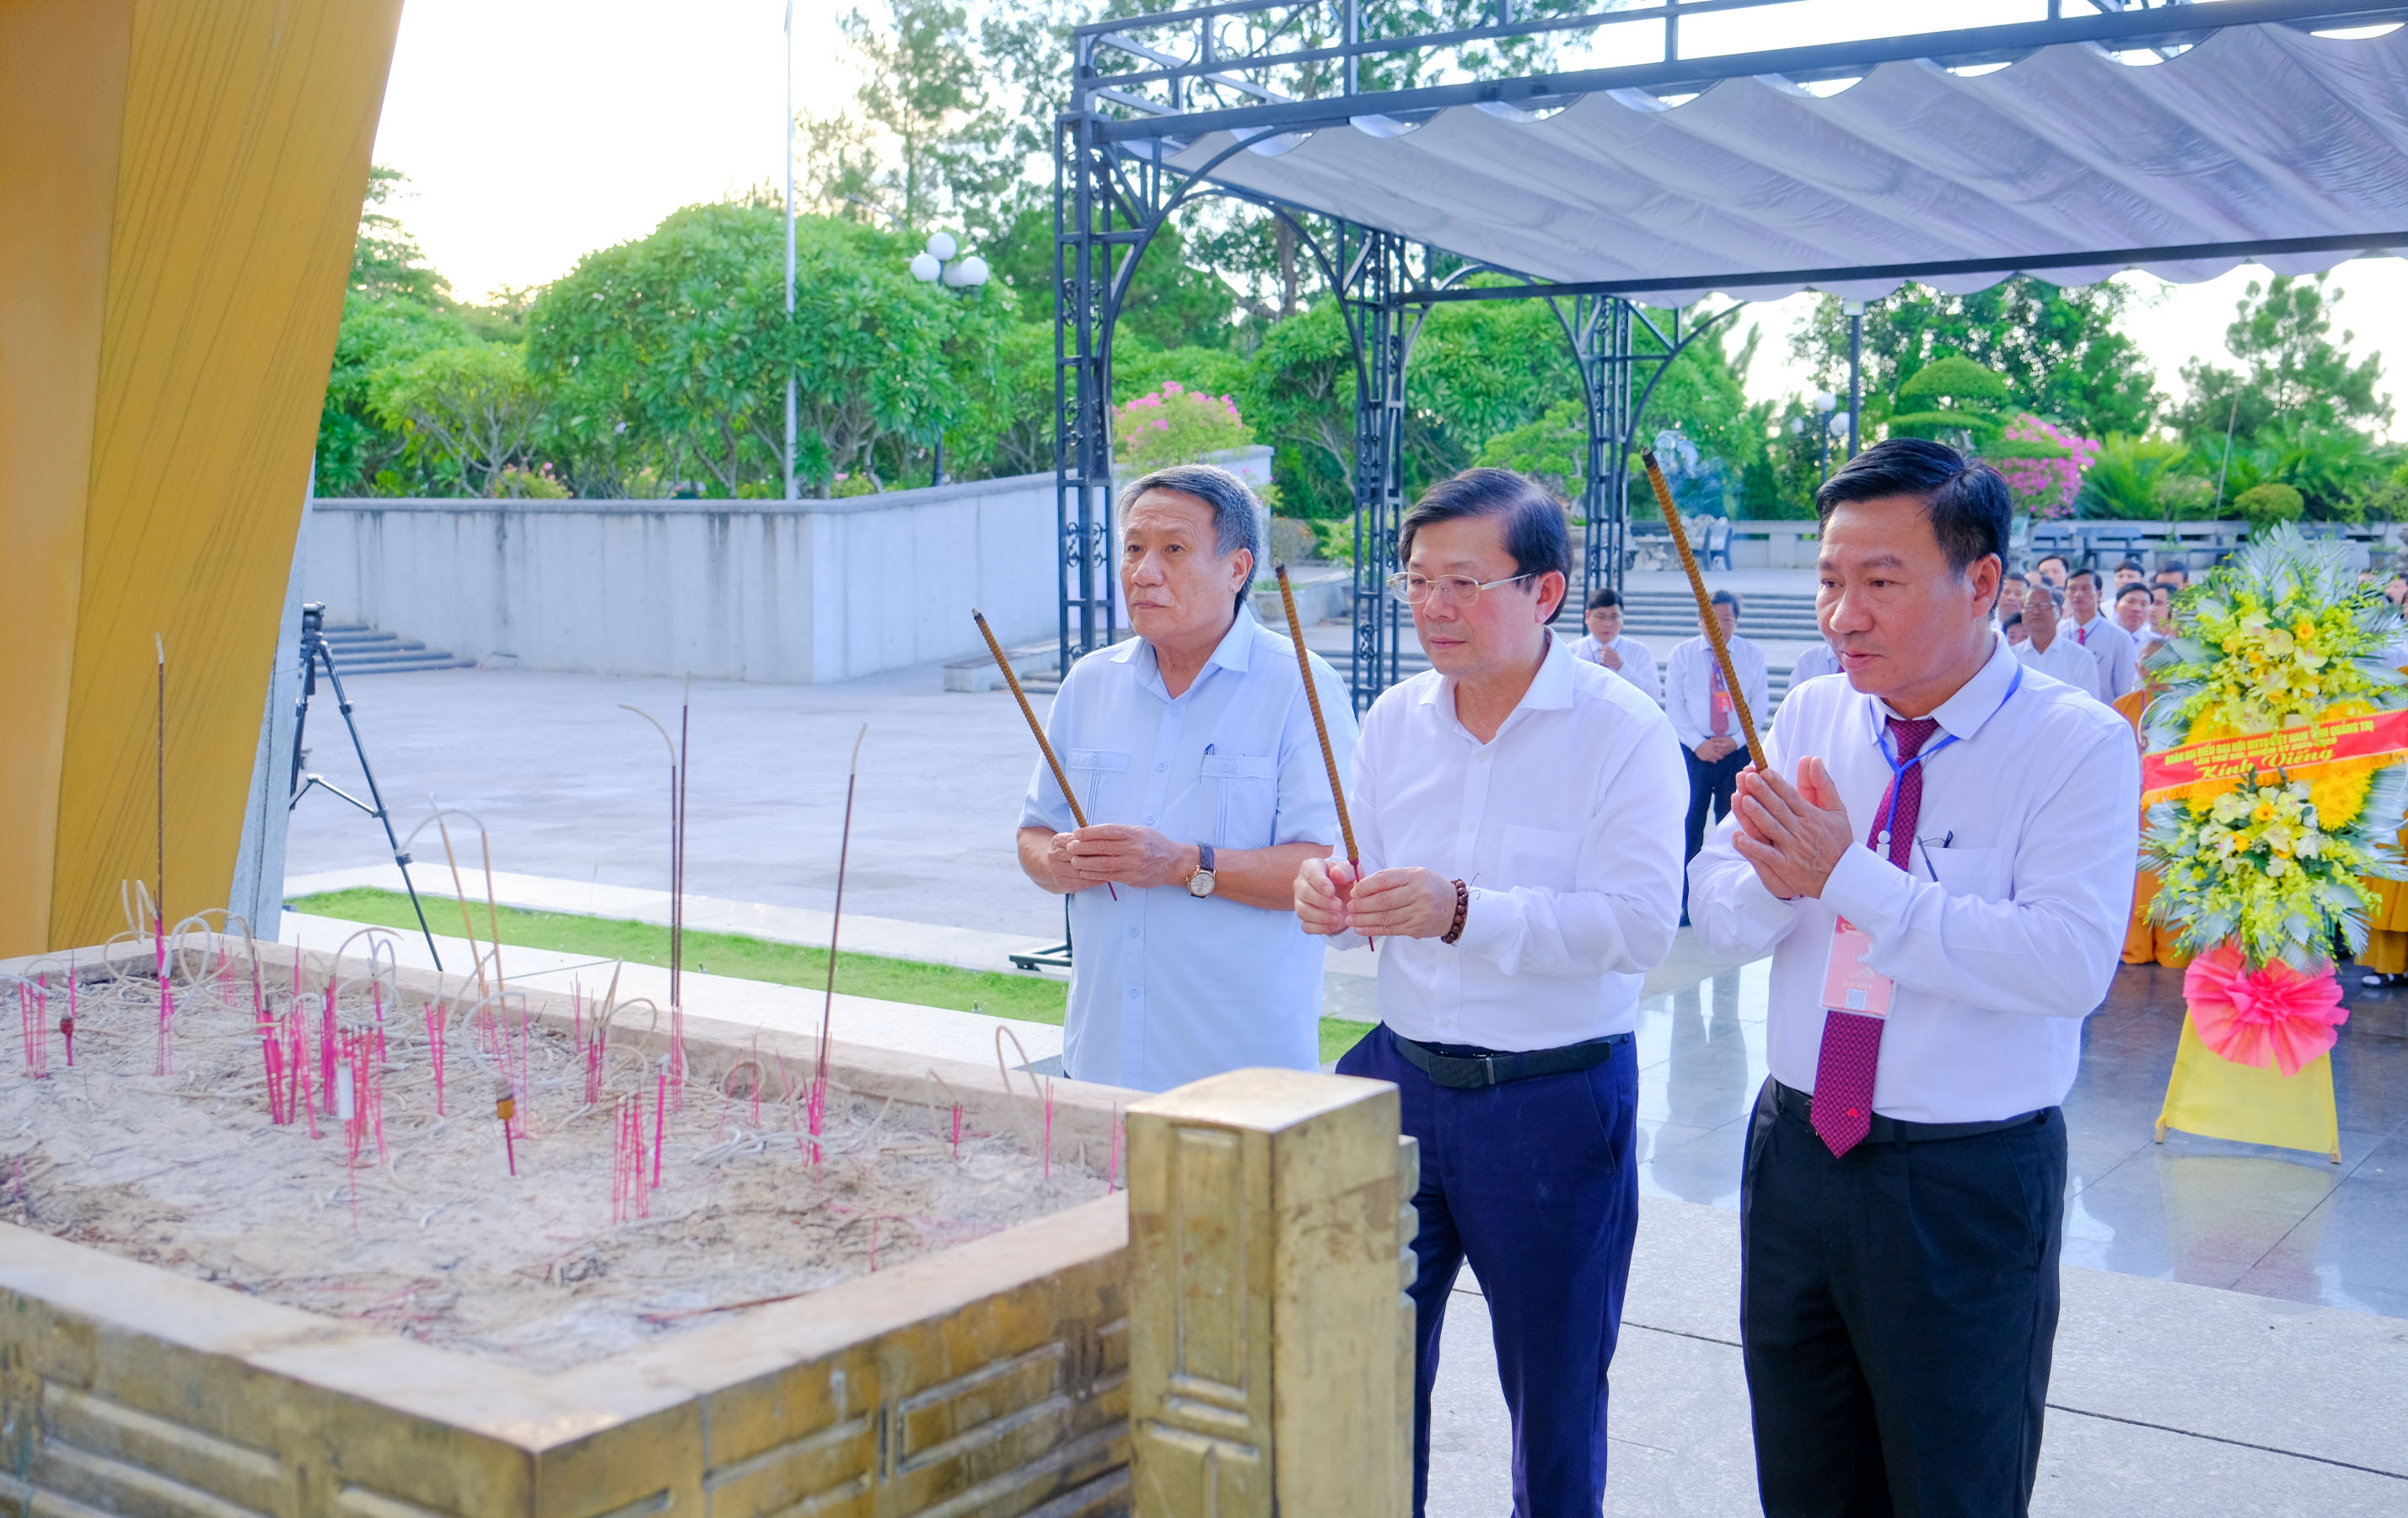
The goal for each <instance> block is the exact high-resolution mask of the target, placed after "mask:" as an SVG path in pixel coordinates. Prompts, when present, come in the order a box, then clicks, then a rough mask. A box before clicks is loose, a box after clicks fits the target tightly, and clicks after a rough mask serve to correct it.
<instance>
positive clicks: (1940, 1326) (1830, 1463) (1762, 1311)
mask: <svg viewBox="0 0 2408 1518" xmlns="http://www.w3.org/2000/svg"><path fill="white" fill-rule="evenodd" d="M2065 1169H2066V1153H2065V1116H2064V1114H2063V1113H2062V1112H2060V1111H2058V1110H2057V1109H2056V1108H2053V1107H2052V1108H2050V1109H2048V1110H2047V1111H2046V1112H2044V1113H2042V1115H2041V1116H2040V1117H2039V1118H2038V1119H2037V1120H2035V1121H2033V1122H2030V1123H2026V1124H2019V1125H2018V1126H2016V1127H2014V1128H2008V1129H2003V1130H2000V1131H1999V1132H1995V1133H1985V1134H1978V1135H1975V1136H1972V1137H1970V1138H1942V1139H1935V1140H1932V1141H1930V1142H1928V1143H1911V1144H1902V1143H1877V1142H1874V1141H1872V1140H1871V1139H1868V1140H1866V1141H1865V1142H1863V1143H1861V1144H1859V1145H1857V1146H1856V1148H1854V1149H1852V1150H1850V1151H1849V1152H1848V1153H1847V1154H1846V1155H1845V1156H1844V1157H1842V1158H1834V1157H1832V1154H1831V1151H1830V1150H1829V1148H1828V1146H1826V1145H1825V1144H1824V1142H1823V1140H1822V1139H1821V1138H1817V1137H1816V1136H1815V1133H1814V1130H1813V1127H1811V1126H1810V1125H1808V1124H1807V1123H1806V1122H1805V1121H1804V1120H1803V1119H1802V1118H1800V1117H1799V1116H1797V1115H1795V1114H1794V1113H1785V1112H1783V1111H1780V1110H1778V1109H1777V1108H1776V1107H1775V1105H1774V1103H1773V1100H1772V1087H1771V1084H1770V1082H1769V1081H1768V1082H1767V1083H1766V1086H1765V1090H1764V1094H1763V1096H1760V1097H1759V1098H1758V1100H1757V1102H1756V1117H1755V1120H1754V1124H1753V1126H1752V1127H1751V1128H1750V1130H1749V1133H1748V1140H1747V1160H1746V1167H1745V1169H1744V1170H1743V1171H1742V1181H1741V1189H1740V1261H1741V1266H1740V1339H1741V1341H1742V1345H1743V1357H1744V1359H1745V1361H1746V1365H1747V1395H1748V1402H1749V1406H1750V1410H1751V1411H1752V1412H1753V1414H1754V1421H1755V1425H1756V1486H1757V1490H1758V1493H1759V1495H1760V1496H1761V1497H1762V1498H1763V1501H1764V1511H1765V1512H1766V1513H1767V1514H1768V1518H1890V1515H1892V1514H1899V1515H1902V1518H2020V1515H2021V1514H2023V1513H2025V1512H2027V1511H2029V1508H2030V1505H2031V1494H2032V1482H2033V1479H2034V1477H2035V1475H2036V1474H2037V1472H2038V1470H2039V1468H2040V1433H2041V1416H2042V1405H2043V1402H2044V1399H2045V1398H2046V1396H2047V1395H2048V1371H2049V1359H2050V1353H2051V1351H2052V1349H2053V1348H2054V1347H2055V1344H2056V1341H2057V1249H2058V1245H2059V1243H2060V1242H2061V1240H2062V1239H2063V1237H2064V1221H2065Z"/></svg>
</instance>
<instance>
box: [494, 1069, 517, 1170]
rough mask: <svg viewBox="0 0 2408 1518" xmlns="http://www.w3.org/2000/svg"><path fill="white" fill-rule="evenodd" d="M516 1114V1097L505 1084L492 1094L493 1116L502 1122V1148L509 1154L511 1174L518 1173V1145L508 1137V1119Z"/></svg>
mask: <svg viewBox="0 0 2408 1518" xmlns="http://www.w3.org/2000/svg"><path fill="white" fill-rule="evenodd" d="M518 1115H519V1102H518V1098H517V1097H516V1096H512V1095H511V1094H510V1088H509V1086H507V1085H505V1086H503V1087H502V1089H501V1090H500V1091H499V1092H497V1093H495V1096H494V1116H495V1117H497V1118H499V1119H501V1122H502V1150H503V1153H506V1154H508V1155H509V1161H510V1174H511V1175H513V1176H515V1175H517V1174H518V1173H519V1146H518V1144H517V1143H516V1142H515V1141H513V1140H512V1138H511V1137H510V1120H511V1119H512V1118H514V1117H516V1116H518Z"/></svg>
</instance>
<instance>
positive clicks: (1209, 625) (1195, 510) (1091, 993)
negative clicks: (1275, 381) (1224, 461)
mask: <svg viewBox="0 0 2408 1518" xmlns="http://www.w3.org/2000/svg"><path fill="white" fill-rule="evenodd" d="M1119 515H1120V519H1121V523H1122V533H1121V545H1120V546H1121V563H1120V588H1121V594H1122V596H1123V598H1124V600H1125V603H1126V605H1127V607H1128V609H1129V624H1130V626H1131V627H1132V628H1134V629H1135V630H1136V632H1137V637H1134V638H1131V639H1130V640H1128V641H1127V642H1125V643H1122V644H1119V645H1118V646H1116V647H1113V648H1110V649H1104V650H1101V651H1098V652H1095V653H1091V654H1089V655H1087V657H1085V658H1083V659H1082V660H1080V661H1079V663H1078V665H1077V666H1075V667H1073V668H1072V669H1071V671H1070V674H1069V678H1068V679H1067V680H1064V681H1063V682H1062V689H1061V692H1060V694H1059V695H1055V696H1054V709H1053V711H1052V713H1051V715H1050V716H1049V718H1048V720H1047V722H1046V724H1045V728H1046V736H1047V738H1049V739H1051V741H1052V742H1053V745H1054V752H1055V753H1057V754H1059V755H1060V756H1061V759H1062V765H1063V767H1064V768H1065V769H1066V770H1068V773H1069V777H1070V785H1071V788H1072V789H1073V790H1074V791H1076V792H1077V793H1078V796H1079V800H1080V803H1081V805H1082V806H1083V807H1084V808H1085V809H1086V813H1087V823H1088V825H1087V826H1085V827H1077V826H1076V819H1074V818H1073V817H1072V816H1071V815H1070V809H1069V807H1068V804H1067V803H1066V802H1065V801H1064V800H1063V797H1062V787H1061V786H1060V785H1059V784H1057V783H1056V782H1055V780H1054V774H1053V771H1052V769H1051V768H1050V767H1048V766H1046V765H1045V764H1044V763H1043V762H1042V761H1041V760H1040V761H1038V762H1037V764H1036V766H1035V773H1034V774H1033V776H1032V777H1031V778H1030V780H1029V783H1028V795H1027V798H1026V799H1025V801H1024V802H1023V803H1022V806H1021V814H1020V865H1021V868H1022V869H1024V870H1025V871H1026V872H1027V874H1028V878H1029V879H1030V880H1032V881H1036V882H1037V883H1038V884H1039V886H1042V887H1043V888H1044V889H1046V890H1048V891H1053V892H1056V893H1060V894H1067V895H1069V897H1070V920H1071V925H1072V928H1073V936H1074V938H1075V941H1076V942H1077V944H1078V946H1079V948H1078V957H1077V960H1076V963H1075V965H1074V967H1073V968H1072V969H1071V971H1070V1007H1069V1015H1068V1019H1067V1020H1066V1023H1065V1026H1064V1030H1063V1047H1062V1055H1063V1058H1062V1063H1063V1068H1064V1069H1065V1071H1066V1072H1067V1073H1068V1075H1070V1076H1071V1077H1072V1078H1073V1079H1074V1080H1080V1081H1105V1082H1107V1083H1109V1084H1112V1085H1121V1086H1132V1087H1135V1088H1137V1089H1139V1090H1141V1091H1165V1090H1168V1089H1169V1088H1170V1087H1172V1086H1176V1085H1182V1084H1184V1083H1185V1082H1187V1081H1200V1080H1202V1079H1203V1078H1204V1077H1206V1076H1208V1075H1218V1074H1220V1073H1221V1072H1223V1071H1225V1070H1232V1069H1239V1068H1242V1067H1247V1066H1254V1065H1272V1066H1283V1067H1288V1068H1291V1069H1300V1070H1313V1069H1319V1068H1320V1067H1321V974H1322V960H1323V958H1324V954H1323V948H1322V944H1321V943H1320V941H1319V940H1318V939H1315V938H1307V937H1306V936H1305V935H1304V934H1303V933H1302V932H1301V931H1299V930H1298V929H1297V924H1296V918H1295V916H1294V915H1293V914H1292V912H1291V905H1292V903H1293V901H1294V899H1295V896H1294V893H1295V881H1296V872H1297V866H1299V865H1301V864H1302V863H1303V862H1304V861H1305V860H1306V859H1307V858H1319V857H1320V856H1322V855H1324V854H1326V853H1327V852H1329V848H1330V844H1331V841H1332V840H1333V839H1335V838H1337V837H1338V808H1337V804H1336V802H1335V801H1334V800H1333V799H1332V798H1331V796H1330V794H1329V775H1328V771H1327V769H1326V766H1324V765H1323V763H1322V758H1321V745H1320V740H1319V739H1318V738H1316V737H1315V736H1314V733H1313V728H1312V709H1311V708H1310V707H1309V706H1308V705H1307V704H1306V702H1305V693H1304V681H1303V680H1302V678H1301V677H1300V676H1298V674H1297V667H1296V648H1295V645H1293V644H1291V643H1290V642H1289V641H1288V640H1287V639H1286V638H1284V637H1281V636H1280V635H1279V634H1277V633H1274V632H1272V631H1270V630H1269V628H1267V627H1265V626H1263V625H1262V623H1258V622H1256V621H1255V620H1254V612H1253V611H1252V610H1250V609H1248V608H1247V606H1246V593H1247V591H1248V590H1249V589H1251V588H1252V586H1253V584H1254V566H1255V565H1256V563H1258V562H1259V560H1258V556H1257V548H1258V543H1259V537H1258V534H1259V531H1260V529H1259V527H1258V525H1257V517H1256V508H1255V502H1254V494H1253V492H1251V491H1249V490H1248V489H1247V488H1246V485H1245V481H1243V480H1240V479H1239V478H1238V477H1237V476H1235V475H1233V474H1231V473H1229V472H1228V471H1227V470H1226V469H1216V468H1213V467H1212V466H1211V465H1201V464H1192V465H1178V466H1176V467H1173V468H1168V469H1161V470H1157V471H1155V472H1154V473H1153V474H1150V475H1147V476H1146V477H1145V478H1144V479H1142V480H1138V481H1137V482H1136V483H1135V484H1133V485H1131V486H1129V487H1128V489H1127V490H1126V491H1125V493H1124V494H1122V497H1121V503H1120V512H1119ZM1312 671H1313V679H1314V680H1315V682H1316V688H1317V689H1318V690H1319V692H1320V695H1321V709H1322V710H1323V711H1324V712H1325V713H1326V715H1327V718H1328V722H1329V738H1330V743H1331V745H1332V746H1333V747H1334V748H1335V749H1336V751H1337V753H1338V762H1339V763H1340V764H1341V765H1342V764H1344V763H1345V762H1346V760H1347V756H1348V755H1349V753H1350V752H1352V751H1353V749H1354V744H1355V722H1354V718H1353V716H1352V712H1353V704H1352V703H1351V702H1350V701H1349V700H1348V699H1347V695H1346V688H1345V686H1344V685H1342V684H1341V683H1340V681H1339V680H1338V676H1337V674H1336V672H1335V671H1333V670H1332V669H1330V667H1329V666H1327V665H1326V664H1324V663H1323V662H1322V661H1321V660H1320V659H1318V658H1315V659H1313V661H1312Z"/></svg>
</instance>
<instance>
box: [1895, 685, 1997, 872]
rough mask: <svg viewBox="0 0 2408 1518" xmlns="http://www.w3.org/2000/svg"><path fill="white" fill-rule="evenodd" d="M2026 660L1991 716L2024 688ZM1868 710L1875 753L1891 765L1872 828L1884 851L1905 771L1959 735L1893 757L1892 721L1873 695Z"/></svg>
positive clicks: (1952, 734)
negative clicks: (1886, 789) (1902, 756)
mask: <svg viewBox="0 0 2408 1518" xmlns="http://www.w3.org/2000/svg"><path fill="white" fill-rule="evenodd" d="M2023 683H2024V666H2023V662H2022V661H2021V660H2017V661H2016V662H2015V678H2014V679H2013V680H2009V681H2008V682H2007V694H2006V695H2002V696H2000V697H1999V704H1998V705H1997V706H1995V707H1993V708H1991V709H1990V711H1991V715H1993V716H1996V715H1997V714H1998V713H1999V712H2000V711H2002V710H2004V709H2006V705H2007V703H2008V702H2010V701H2012V700H2014V698H2015V692H2017V691H2018V690H2021V689H2022V688H2023ZM1865 710H1866V713H1867V714H1868V715H1870V716H1871V718H1872V721H1873V749H1874V752H1877V753H1879V754H1880V755H1881V757H1882V763H1883V764H1885V765H1887V766H1889V794H1888V795H1885V796H1883V797H1882V809H1881V814H1880V815H1879V816H1878V817H1877V818H1876V819H1875V823H1876V824H1877V825H1876V826H1875V827H1874V829H1873V837H1874V838H1875V839H1876V841H1877V842H1878V843H1879V845H1880V847H1881V848H1882V849H1883V851H1885V853H1886V851H1887V850H1888V848H1889V820H1890V818H1891V817H1892V816H1893V815H1895V814H1896V812H1897V810H1898V788H1899V785H1900V784H1902V783H1903V782H1904V781H1905V780H1906V772H1907V771H1908V770H1910V769H1913V768H1914V766H1917V765H1919V764H1921V763H1923V762H1924V761H1925V760H1927V759H1928V758H1930V757H1931V756H1932V755H1933V754H1935V753H1938V752H1941V751H1942V749H1945V748H1947V747H1948V746H1949V745H1950V744H1952V743H1954V742H1956V741H1957V735H1956V734H1954V733H1951V734H1949V735H1948V736H1947V737H1946V738H1942V739H1941V740H1940V741H1939V742H1937V743H1935V744H1933V745H1931V747H1929V748H1928V749H1925V750H1922V751H1921V752H1917V753H1916V754H1915V756H1914V758H1912V759H1898V758H1893V757H1892V756H1891V749H1890V738H1889V723H1885V722H1884V721H1882V717H1881V712H1880V711H1879V710H1878V709H1875V707H1874V705H1873V703H1872V701H1871V699H1870V698H1868V699H1867V701H1866V703H1865Z"/></svg>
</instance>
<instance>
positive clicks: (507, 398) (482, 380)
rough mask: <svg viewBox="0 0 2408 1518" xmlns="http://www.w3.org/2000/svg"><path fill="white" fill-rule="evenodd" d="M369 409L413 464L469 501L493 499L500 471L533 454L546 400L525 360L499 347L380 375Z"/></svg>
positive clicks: (430, 356) (430, 358)
mask: <svg viewBox="0 0 2408 1518" xmlns="http://www.w3.org/2000/svg"><path fill="white" fill-rule="evenodd" d="M369 390H370V404H371V405H372V406H373V407H374V408H375V409H376V413H377V415H378V417H379V418H380V420H381V421H382V422H384V424H385V425H386V426H388V427H390V428H392V429H393V430H394V431H395V432H397V433H399V434H401V435H402V437H405V438H407V439H408V451H409V458H410V460H411V462H413V463H415V464H418V465H421V466H422V467H424V468H427V469H429V470H430V471H432V472H433V473H435V474H436V475H437V478H439V479H442V480H446V481H447V482H453V483H456V484H457V485H458V486H459V487H461V488H463V489H465V490H466V492H467V493H468V494H472V495H492V494H498V492H497V489H496V487H497V486H498V485H499V484H500V482H501V480H502V474H503V471H504V470H506V469H510V468H514V467H518V466H521V465H525V464H526V463H527V461H528V459H529V458H530V457H531V456H532V455H533V453H534V451H535V443H536V437H537V435H538V431H539V429H540V428H541V426H542V424H543V410H544V396H543V394H542V393H541V391H540V390H539V389H538V386H537V385H536V384H535V382H534V381H533V380H530V379H529V378H528V376H527V368H526V355H525V354H524V352H523V351H522V350H520V349H518V348H516V347H512V346H509V345H505V344H501V343H488V342H474V341H472V342H465V343H459V344H455V345H453V346H452V347H448V348H437V349H435V350H433V351H428V352H424V353H421V354H419V355H418V356H417V357H415V358H412V359H409V360H408V361H406V362H404V363H401V364H398V365H390V366H387V367H384V368H380V369H379V370H378V371H377V372H376V375H375V377H374V378H373V379H372V380H371V381H370V385H369Z"/></svg>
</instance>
